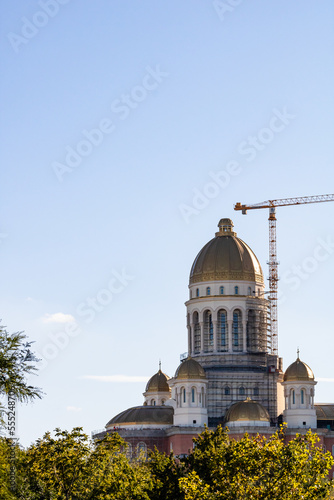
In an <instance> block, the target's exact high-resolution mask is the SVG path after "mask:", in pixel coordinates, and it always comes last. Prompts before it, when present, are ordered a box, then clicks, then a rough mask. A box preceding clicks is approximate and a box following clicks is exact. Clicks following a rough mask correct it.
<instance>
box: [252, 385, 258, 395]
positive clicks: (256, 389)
mask: <svg viewBox="0 0 334 500" xmlns="http://www.w3.org/2000/svg"><path fill="white" fill-rule="evenodd" d="M253 395H254V396H258V395H259V388H258V387H254V389H253Z"/></svg>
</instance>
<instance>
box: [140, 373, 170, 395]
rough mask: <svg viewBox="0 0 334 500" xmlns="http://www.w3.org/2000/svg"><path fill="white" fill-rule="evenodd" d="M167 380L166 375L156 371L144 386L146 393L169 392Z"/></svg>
mask: <svg viewBox="0 0 334 500" xmlns="http://www.w3.org/2000/svg"><path fill="white" fill-rule="evenodd" d="M167 380H169V377H168V375H166V374H165V373H163V372H162V371H161V370H159V371H158V373H156V374H155V375H153V377H151V378H150V380H149V381H148V382H147V385H146V389H145V391H146V392H170V388H169V385H168V383H167Z"/></svg>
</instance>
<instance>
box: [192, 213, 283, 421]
mask: <svg viewBox="0 0 334 500" xmlns="http://www.w3.org/2000/svg"><path fill="white" fill-rule="evenodd" d="M218 227H219V231H218V232H217V233H216V234H215V238H213V239H212V240H210V241H209V242H208V243H207V244H206V245H205V246H204V247H203V248H202V250H201V251H200V252H199V253H198V255H197V257H196V259H195V261H194V263H193V265H192V268H191V271H190V279H189V292H190V293H189V295H190V296H189V300H188V301H187V302H186V306H187V327H188V354H189V355H190V356H192V357H193V358H194V359H196V361H198V362H199V363H200V364H201V366H202V367H203V368H204V370H205V372H206V375H207V378H208V390H207V408H208V417H209V425H215V424H217V423H218V422H219V421H220V420H221V419H222V418H223V417H224V415H225V413H226V410H227V409H228V408H229V407H230V406H231V404H232V403H235V402H238V401H244V400H245V398H246V397H250V398H251V399H252V400H254V401H257V402H259V403H260V404H262V405H263V406H264V407H265V408H266V409H267V410H268V412H269V415H270V418H271V420H272V422H275V421H276V418H277V416H278V415H279V414H280V413H281V411H282V410H283V395H281V394H280V393H281V392H282V388H281V384H280V382H281V380H282V370H281V365H280V360H279V358H278V357H277V356H274V355H271V354H270V343H269V339H270V336H269V335H268V329H269V325H268V300H267V299H266V295H265V287H264V280H263V273H262V269H261V266H260V263H259V261H258V259H257V257H256V256H255V254H254V252H253V251H252V250H251V248H250V247H249V246H248V245H247V244H246V243H245V242H244V241H242V240H241V239H240V238H238V237H237V235H236V233H235V232H234V231H233V222H232V221H231V219H221V220H220V221H219V224H218Z"/></svg>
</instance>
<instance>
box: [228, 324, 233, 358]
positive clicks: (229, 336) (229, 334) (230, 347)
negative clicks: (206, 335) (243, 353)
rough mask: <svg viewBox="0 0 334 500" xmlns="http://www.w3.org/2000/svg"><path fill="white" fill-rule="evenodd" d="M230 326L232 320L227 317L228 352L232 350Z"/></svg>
mask: <svg viewBox="0 0 334 500" xmlns="http://www.w3.org/2000/svg"><path fill="white" fill-rule="evenodd" d="M232 326H233V321H232V320H231V319H228V320H227V336H228V352H232Z"/></svg>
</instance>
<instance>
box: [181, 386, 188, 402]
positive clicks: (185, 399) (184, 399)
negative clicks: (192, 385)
mask: <svg viewBox="0 0 334 500" xmlns="http://www.w3.org/2000/svg"><path fill="white" fill-rule="evenodd" d="M182 397H183V402H184V403H185V402H186V401H187V396H186V390H185V388H183V389H182Z"/></svg>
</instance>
